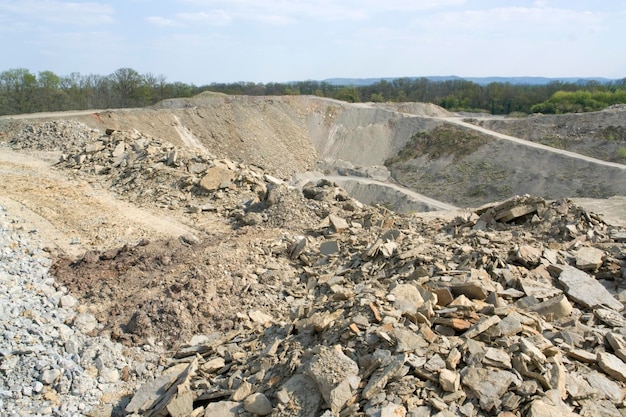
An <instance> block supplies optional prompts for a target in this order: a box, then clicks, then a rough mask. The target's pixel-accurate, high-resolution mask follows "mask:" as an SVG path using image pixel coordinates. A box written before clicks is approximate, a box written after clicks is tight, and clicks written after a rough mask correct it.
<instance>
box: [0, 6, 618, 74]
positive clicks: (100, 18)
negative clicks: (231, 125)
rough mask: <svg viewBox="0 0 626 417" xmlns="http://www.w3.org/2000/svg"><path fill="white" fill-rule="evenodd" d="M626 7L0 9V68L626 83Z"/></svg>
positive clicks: (138, 7) (85, 7)
mask: <svg viewBox="0 0 626 417" xmlns="http://www.w3.org/2000/svg"><path fill="white" fill-rule="evenodd" d="M624 39H626V2H625V1H622V0H619V1H618V0H602V1H600V0H595V1H580V0H558V1H550V0H544V1H518V0H511V1H495V0H494V1H492V0H410V1H409V0H276V1H273V0H228V1H226V0H119V1H97V0H95V1H79V0H74V1H62V0H0V45H2V47H1V53H0V71H4V70H7V69H11V68H27V69H29V70H31V72H34V73H37V72H39V71H43V70H51V71H53V72H55V73H57V74H58V75H68V74H70V73H72V72H79V73H81V74H83V75H86V74H100V75H108V74H110V73H112V72H113V71H115V70H116V69H117V68H122V67H130V68H134V69H136V70H137V71H139V72H140V73H142V74H145V73H148V72H150V73H153V74H162V75H165V76H166V77H167V80H168V81H182V82H186V83H193V84H196V85H202V84H208V83H211V82H233V81H253V82H263V83H267V82H284V81H295V80H307V79H314V80H321V79H325V78H333V77H350V78H366V77H401V76H427V75H459V76H467V77H470V76H472V77H473V76H547V77H588V76H597V77H607V78H623V77H626V46H624Z"/></svg>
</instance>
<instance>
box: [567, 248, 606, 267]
mask: <svg viewBox="0 0 626 417" xmlns="http://www.w3.org/2000/svg"><path fill="white" fill-rule="evenodd" d="M574 255H575V256H576V267H577V268H580V269H582V270H585V271H595V270H597V269H598V268H600V266H601V265H602V260H603V258H604V251H602V250H600V249H597V248H592V247H590V246H583V247H581V248H580V249H578V250H577V251H576V253H575V254H574Z"/></svg>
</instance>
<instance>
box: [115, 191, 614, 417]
mask: <svg viewBox="0 0 626 417" xmlns="http://www.w3.org/2000/svg"><path fill="white" fill-rule="evenodd" d="M311 195H312V194H311ZM305 232H306V236H302V237H301V238H300V240H295V241H293V243H292V244H291V245H290V246H289V247H286V248H285V249H286V250H285V251H284V253H282V254H280V255H277V256H280V257H284V258H288V259H290V260H291V262H292V264H291V265H292V267H293V268H294V269H295V271H297V274H295V275H294V276H293V278H292V280H293V282H292V283H291V284H290V283H287V282H283V283H282V286H281V287H278V288H276V287H274V288H268V289H267V291H269V292H278V293H279V294H281V297H279V298H282V300H284V301H287V302H288V303H289V304H290V305H291V312H290V315H289V316H284V315H281V314H277V311H276V310H273V309H272V308H271V306H268V307H266V309H265V310H249V311H242V312H240V313H239V314H238V315H237V318H238V320H239V326H237V327H236V328H234V329H233V330H232V331H229V332H215V333H212V334H205V335H198V336H196V337H194V339H193V340H192V341H191V343H189V345H188V346H187V347H184V348H182V349H180V350H178V351H177V352H176V353H175V354H174V357H173V359H172V361H171V368H170V372H169V373H167V374H165V375H164V376H163V377H161V378H159V379H157V380H155V381H154V382H153V383H151V384H147V385H145V386H143V387H142V388H141V389H140V390H139V391H138V392H137V394H136V395H135V397H134V398H133V400H132V401H131V403H130V404H129V405H128V407H127V408H126V411H127V412H129V413H136V414H140V415H171V416H174V417H177V416H186V415H193V416H201V415H204V416H237V415H255V414H256V415H274V416H293V415H299V416H319V415H327V416H330V415H337V416H348V415H367V416H404V415H410V416H431V415H436V416H438V417H446V416H467V417H472V416H477V415H499V416H503V417H504V416H521V415H528V416H534V417H540V416H555V415H563V416H570V415H572V416H574V415H582V416H596V415H604V416H613V415H614V416H620V415H623V414H622V413H623V411H624V406H625V404H624V387H625V386H624V382H626V364H625V363H624V362H623V360H626V354H625V353H624V352H626V350H625V349H626V340H625V339H624V336H625V335H626V320H625V319H624V317H623V313H622V311H623V304H622V300H623V299H624V298H625V295H626V294H625V293H623V292H622V291H623V289H624V288H625V286H624V285H623V280H624V278H626V269H625V267H626V264H625V263H624V260H625V259H626V252H625V245H624V242H625V241H626V236H625V235H624V233H623V231H620V230H616V229H612V228H610V227H608V226H607V225H605V224H604V223H603V222H602V221H601V219H600V218H598V217H597V216H595V215H594V214H591V213H588V212H586V211H585V210H584V209H582V208H580V207H577V206H575V205H573V204H571V203H570V202H568V201H566V200H565V201H558V202H552V203H550V202H545V201H543V200H540V199H536V198H532V197H519V198H515V199H512V200H509V201H506V202H504V203H502V204H494V205H489V206H486V207H482V208H480V209H478V210H476V211H474V212H471V213H468V214H467V215H465V216H460V217H458V218H456V219H455V220H453V221H451V222H445V221H443V220H438V221H431V222H428V223H425V222H422V221H420V220H419V219H418V218H415V217H403V216H396V215H393V214H390V213H388V215H387V216H380V217H379V218H378V219H375V221H374V222H371V221H369V222H368V220H367V219H357V217H356V216H355V217H346V218H344V217H340V216H337V215H336V214H333V213H330V214H329V215H328V216H327V218H326V219H325V220H324V221H322V222H320V224H317V225H316V226H315V227H314V228H311V229H309V230H306V231H305ZM157 392H158V393H164V394H163V395H160V394H156V393H157ZM324 410H326V411H324Z"/></svg>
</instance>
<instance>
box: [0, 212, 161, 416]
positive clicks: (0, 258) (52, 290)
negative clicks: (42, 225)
mask: <svg viewBox="0 0 626 417" xmlns="http://www.w3.org/2000/svg"><path fill="white" fill-rule="evenodd" d="M36 237H37V234H36V231H35V232H29V229H27V228H26V227H24V225H23V224H21V223H20V222H19V221H18V220H16V219H13V218H10V217H9V216H8V214H7V212H6V210H5V209H4V208H3V207H2V206H0V415H2V416H7V417H14V416H15V417H17V416H26V415H29V416H30V415H33V416H35V415H36V416H83V415H88V414H89V411H90V410H91V409H92V408H94V407H96V406H98V405H100V401H101V398H102V396H103V394H104V393H105V392H106V393H107V394H110V393H111V392H113V393H115V392H120V393H121V392H123V391H124V390H125V389H128V387H131V388H133V387H134V386H136V385H137V384H138V383H140V382H142V381H145V380H147V379H149V378H150V377H152V376H154V372H155V370H156V369H157V367H156V366H155V365H154V362H156V361H157V356H156V352H154V353H150V354H148V353H145V352H143V351H141V350H138V351H137V352H135V354H134V355H133V356H137V357H141V356H140V354H143V360H142V363H140V364H138V363H133V362H131V361H130V359H129V358H127V356H126V355H125V354H124V352H125V349H126V348H124V347H123V346H121V345H119V344H116V343H113V342H111V340H110V339H106V338H103V337H89V336H86V335H85V331H92V330H95V329H96V327H97V324H98V323H97V321H96V320H95V318H94V317H93V316H92V315H90V314H88V313H83V314H80V315H78V314H77V312H76V311H75V310H74V308H76V307H77V305H78V303H77V300H76V299H75V298H74V297H73V296H72V295H70V294H67V289H65V288H61V287H58V285H57V284H56V282H55V280H54V278H53V277H51V276H50V275H49V273H48V268H49V267H50V266H51V263H52V262H51V261H50V259H49V258H48V257H47V255H46V252H44V251H43V250H42V247H41V246H42V245H41V243H40V242H38V241H37V240H36ZM72 321H74V322H76V323H75V325H74V327H70V326H68V323H72ZM142 352H143V353H142ZM96 360H97V361H98V363H100V364H101V367H102V369H105V370H106V371H104V372H101V374H102V375H101V381H99V380H98V378H97V375H89V373H88V372H87V370H88V369H89V368H92V369H93V367H94V366H95V363H96ZM126 366H128V368H129V369H137V368H141V370H142V372H141V375H138V373H132V372H131V375H130V381H129V382H128V384H129V385H126V386H123V385H122V384H125V383H124V382H122V381H120V378H119V375H120V373H121V371H122V369H123V368H124V367H126ZM100 382H102V383H100ZM113 408H115V407H113Z"/></svg>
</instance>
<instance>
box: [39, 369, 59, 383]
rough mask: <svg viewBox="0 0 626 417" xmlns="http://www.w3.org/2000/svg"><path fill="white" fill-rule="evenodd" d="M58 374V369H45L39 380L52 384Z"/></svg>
mask: <svg viewBox="0 0 626 417" xmlns="http://www.w3.org/2000/svg"><path fill="white" fill-rule="evenodd" d="M60 376H61V371H59V370H58V369H47V370H45V371H43V373H42V374H41V382H43V383H44V384H46V385H52V384H54V383H55V382H56V381H57V379H58V378H59V377H60Z"/></svg>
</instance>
